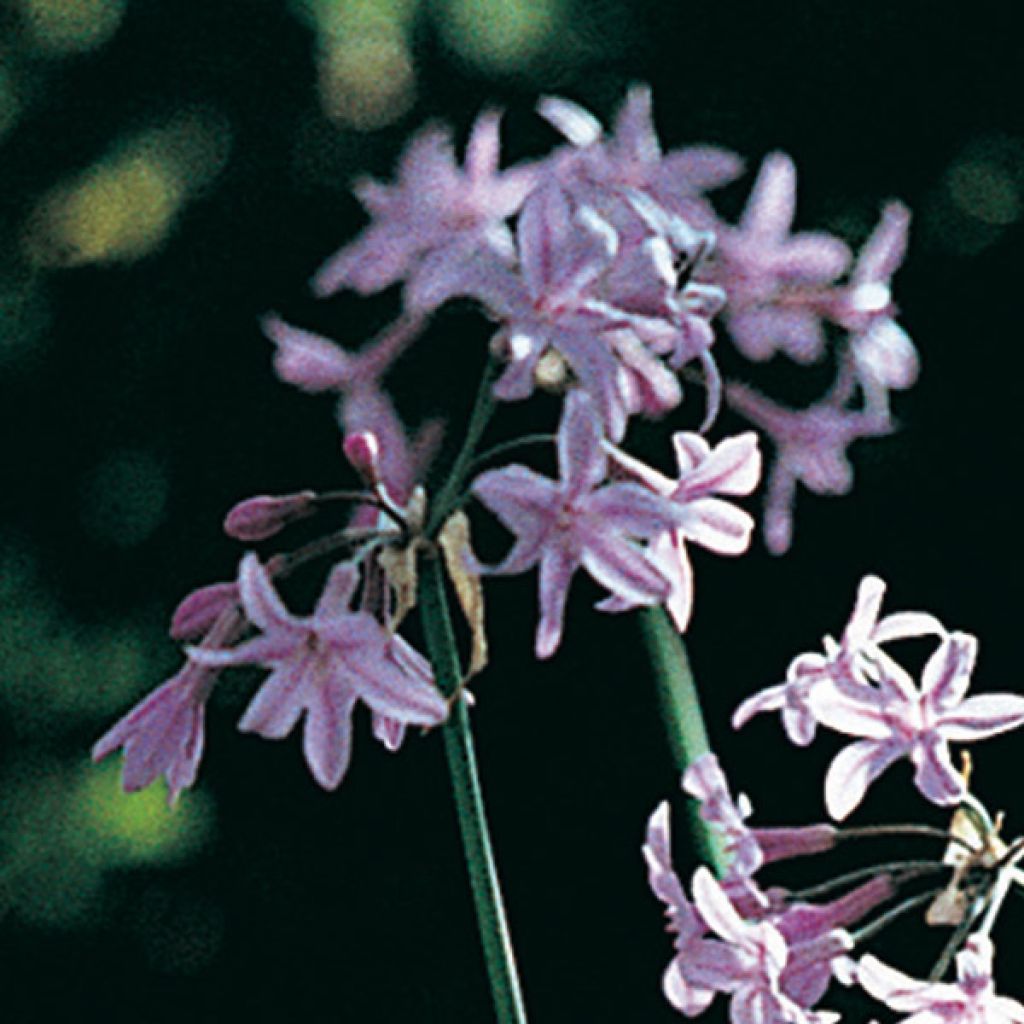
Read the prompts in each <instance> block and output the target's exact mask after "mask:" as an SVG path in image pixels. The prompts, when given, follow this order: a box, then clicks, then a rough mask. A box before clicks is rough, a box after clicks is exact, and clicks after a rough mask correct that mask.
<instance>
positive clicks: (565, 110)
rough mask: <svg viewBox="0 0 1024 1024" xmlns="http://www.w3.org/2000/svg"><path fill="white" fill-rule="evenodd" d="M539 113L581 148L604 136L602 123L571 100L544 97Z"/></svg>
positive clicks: (539, 106)
mask: <svg viewBox="0 0 1024 1024" xmlns="http://www.w3.org/2000/svg"><path fill="white" fill-rule="evenodd" d="M537 113H538V114H540V116H541V117H543V118H544V120H545V121H547V122H548V123H549V124H551V125H552V126H553V127H554V128H556V129H557V130H558V131H560V132H561V133H562V135H564V136H565V137H566V139H568V140H569V142H571V143H572V144H573V145H574V146H577V147H580V148H582V147H584V146H591V145H593V144H594V143H595V142H597V141H599V140H600V138H601V136H602V135H603V134H604V133H603V130H602V128H601V122H600V121H598V120H597V118H596V117H594V115H593V114H591V113H590V112H589V111H587V110H584V109H583V107H581V106H580V105H579V104H577V103H573V102H572V101H571V100H564V99H561V98H559V97H557V96H544V97H542V98H541V100H540V102H539V103H538V104H537Z"/></svg>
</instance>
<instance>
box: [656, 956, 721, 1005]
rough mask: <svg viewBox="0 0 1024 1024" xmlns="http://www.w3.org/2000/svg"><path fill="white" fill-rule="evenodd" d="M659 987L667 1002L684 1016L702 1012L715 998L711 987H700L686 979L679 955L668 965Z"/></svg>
mask: <svg viewBox="0 0 1024 1024" xmlns="http://www.w3.org/2000/svg"><path fill="white" fill-rule="evenodd" d="M661 989H662V991H663V992H664V993H665V998H666V999H667V1000H668V1001H669V1003H670V1004H671V1005H672V1006H673V1007H675V1009H677V1010H678V1011H679V1012H680V1013H682V1014H683V1015H684V1016H686V1017H696V1016H698V1015H699V1014H701V1013H703V1012H704V1011H705V1010H706V1009H707V1008H708V1007H709V1006H710V1005H711V1002H712V1000H713V999H714V998H715V990H714V989H713V988H701V987H700V986H699V985H693V984H691V983H690V982H689V981H687V979H686V975H685V974H684V973H683V967H682V963H681V958H680V957H676V958H675V959H673V960H672V962H671V963H670V964H669V965H668V969H667V970H666V971H665V974H664V976H663V977H662V979H661Z"/></svg>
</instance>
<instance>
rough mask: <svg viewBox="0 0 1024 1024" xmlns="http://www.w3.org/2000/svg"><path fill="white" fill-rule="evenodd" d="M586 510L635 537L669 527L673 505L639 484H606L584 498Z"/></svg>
mask: <svg viewBox="0 0 1024 1024" xmlns="http://www.w3.org/2000/svg"><path fill="white" fill-rule="evenodd" d="M586 507H587V513H588V515H592V516H594V517H595V518H596V519H597V520H598V521H599V522H600V523H601V524H602V525H603V526H606V527H610V528H613V529H616V530H622V531H623V532H624V533H628V534H629V535H630V536H634V537H645V538H646V537H653V536H655V535H656V534H659V533H663V532H665V531H668V530H670V529H672V527H673V526H674V525H675V522H676V517H675V516H674V515H673V511H672V505H671V503H670V502H668V501H666V500H665V499H664V498H661V497H659V496H658V495H657V494H652V493H651V492H650V491H649V490H648V489H647V488H645V487H641V486H640V485H639V484H633V483H619V484H608V486H607V487H602V488H601V490H599V491H595V492H594V494H592V495H590V496H589V497H588V498H587V505H586Z"/></svg>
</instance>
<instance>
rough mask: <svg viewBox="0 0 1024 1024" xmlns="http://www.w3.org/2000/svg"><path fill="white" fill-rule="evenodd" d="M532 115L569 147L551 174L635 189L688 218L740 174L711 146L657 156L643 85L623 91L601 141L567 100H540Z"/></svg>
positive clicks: (595, 124) (587, 117) (592, 123)
mask: <svg viewBox="0 0 1024 1024" xmlns="http://www.w3.org/2000/svg"><path fill="white" fill-rule="evenodd" d="M538 111H539V113H540V115H541V117H543V118H544V119H545V120H547V121H549V122H550V123H551V124H552V125H554V127H555V128H556V129H558V131H559V132H561V133H562V135H563V136H565V138H566V139H567V140H568V141H569V142H570V144H571V145H572V146H573V151H571V152H570V153H569V154H560V153H556V154H555V160H556V164H555V166H556V173H559V174H560V175H561V176H563V177H564V178H566V179H569V180H570V181H571V178H572V177H576V178H579V179H582V181H584V182H588V183H595V184H600V185H603V186H604V187H605V188H620V189H621V188H624V187H626V188H634V189H639V190H641V191H644V192H647V193H648V194H649V195H651V197H652V198H654V199H655V200H657V201H658V202H660V203H662V204H663V205H665V206H666V207H668V208H670V209H674V210H675V212H684V211H686V212H690V211H691V210H692V209H693V205H692V200H693V199H694V198H695V197H696V196H697V195H698V194H699V193H700V192H704V191H707V190H709V189H714V188H719V187H721V186H722V185H727V184H728V183H729V182H730V181H732V180H733V179H734V178H736V177H737V176H738V175H739V174H740V172H741V171H742V170H743V164H742V162H741V161H740V159H739V157H737V156H736V155H735V154H734V153H730V152H728V151H727V150H723V149H718V148H716V147H713V146H690V147H687V148H686V149H681V150H674V151H672V152H670V153H667V154H663V153H662V149H661V143H660V142H659V141H658V136H657V134H656V132H655V130H654V120H653V116H652V111H651V90H650V88H649V87H647V86H644V85H638V86H634V87H633V88H632V89H630V90H629V93H628V94H627V95H626V99H625V101H624V102H623V104H622V106H621V107H620V108H619V111H618V114H617V115H616V118H615V126H614V130H613V132H612V133H611V135H607V136H606V135H605V134H604V132H603V130H602V128H601V124H600V122H599V121H598V120H597V119H596V118H595V117H594V116H593V115H592V114H590V113H589V112H588V111H586V110H584V109H583V108H582V107H580V106H578V105H577V104H575V103H573V102H571V101H570V100H564V99H559V98H557V97H551V96H549V97H545V98H544V99H542V100H541V102H540V104H539V105H538ZM687 200H689V201H691V202H689V203H688V202H687Z"/></svg>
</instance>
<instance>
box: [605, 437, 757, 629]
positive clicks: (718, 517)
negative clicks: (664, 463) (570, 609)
mask: <svg viewBox="0 0 1024 1024" xmlns="http://www.w3.org/2000/svg"><path fill="white" fill-rule="evenodd" d="M672 445H673V448H674V449H675V456H676V465H677V472H678V476H677V477H676V478H675V479H672V478H671V477H668V476H665V475H664V474H662V473H659V472H658V471H657V470H654V469H652V468H651V467H650V466H647V465H645V464H644V463H642V462H640V461H639V460H637V459H634V458H632V457H631V456H629V455H626V454H625V452H622V451H620V450H618V449H613V450H612V455H613V459H614V461H615V463H616V465H617V466H618V467H619V468H620V469H621V470H622V471H624V472H625V473H627V474H628V475H629V476H631V477H633V478H634V479H635V480H637V481H638V482H639V483H642V484H643V485H644V486H646V487H648V488H650V490H651V491H652V492H653V493H655V494H660V495H662V496H664V497H665V498H667V499H668V500H669V501H670V502H671V503H672V505H673V507H674V510H675V512H676V524H675V526H674V527H673V528H672V529H671V530H667V531H665V532H664V533H660V534H658V535H657V536H656V537H654V538H653V539H652V541H651V543H650V546H649V547H648V557H649V558H650V559H651V562H652V563H653V564H654V565H655V566H656V568H657V569H658V570H659V571H660V572H661V573H663V574H664V575H665V576H666V578H667V579H668V580H669V581H670V582H671V584H672V592H671V594H670V595H669V598H668V600H667V601H666V603H665V605H666V608H667V609H668V611H669V614H670V615H671V616H672V619H673V621H674V622H675V624H676V628H678V630H679V631H680V632H684V631H685V630H686V627H687V626H688V625H689V621H690V613H691V612H692V610H693V568H692V566H691V565H690V558H689V555H688V554H687V551H686V542H687V541H692V542H693V543H695V544H699V545H700V546H701V547H705V548H708V549H709V550H711V551H714V552H716V553H717V554H720V555H740V554H742V553H743V552H744V551H746V550H747V548H748V547H749V545H750V535H751V532H752V531H753V529H754V520H753V519H751V517H750V516H749V515H748V514H747V513H746V512H744V511H743V509H741V508H738V507H737V506H736V505H733V504H731V503H730V502H727V501H723V500H722V499H721V498H718V497H715V495H718V494H727V495H743V494H749V493H750V492H751V491H752V490H753V489H754V488H755V487H756V486H757V483H758V480H759V479H760V476H761V453H760V451H759V450H758V446H757V435H756V434H755V433H753V432H752V431H748V432H747V433H745V434H738V435H736V436H735V437H727V438H725V439H724V440H722V441H720V442H719V443H718V444H717V445H715V447H714V448H712V447H711V445H709V444H708V442H707V441H705V440H704V438H703V437H701V436H700V435H699V434H695V433H691V432H685V431H684V432H680V433H677V434H673V436H672ZM602 607H603V608H604V610H606V611H621V610H623V609H624V608H625V607H627V606H626V605H625V604H624V603H623V602H621V601H607V602H605V603H604V605H603V606H602Z"/></svg>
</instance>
